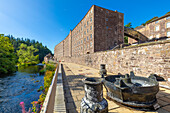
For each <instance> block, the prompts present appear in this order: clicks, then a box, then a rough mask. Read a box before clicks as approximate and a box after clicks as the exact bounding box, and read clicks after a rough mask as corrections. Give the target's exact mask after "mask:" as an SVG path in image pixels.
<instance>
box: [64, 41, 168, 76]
mask: <svg viewBox="0 0 170 113" xmlns="http://www.w3.org/2000/svg"><path fill="white" fill-rule="evenodd" d="M63 60H64V61H65V62H72V63H77V64H81V65H86V66H90V67H93V68H97V69H99V68H100V64H106V68H107V71H108V72H112V73H115V74H117V73H121V74H126V73H129V72H130V71H133V72H134V73H135V74H136V75H138V76H149V75H150V74H151V73H156V74H158V75H160V76H162V77H164V78H165V79H167V78H170V40H166V41H159V42H151V43H147V44H146V43H145V44H140V45H135V46H131V47H128V48H123V49H117V50H112V51H102V52H96V53H93V54H87V55H82V56H77V57H64V58H63Z"/></svg>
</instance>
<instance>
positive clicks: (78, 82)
mask: <svg viewBox="0 0 170 113" xmlns="http://www.w3.org/2000/svg"><path fill="white" fill-rule="evenodd" d="M63 72H64V74H63V83H64V95H65V102H66V109H67V112H68V113H79V112H80V103H81V99H82V98H83V97H84V88H83V83H82V79H83V78H85V77H100V76H99V74H98V73H99V70H97V69H94V68H90V67H86V66H82V65H77V64H73V63H63ZM109 74H112V73H108V75H109ZM103 89H104V98H106V90H105V88H103ZM157 98H158V103H159V105H160V106H161V108H160V109H159V110H158V111H156V112H153V111H152V112H145V111H140V110H134V109H131V108H129V107H125V106H123V105H120V104H119V103H116V102H114V101H110V100H107V101H108V104H109V113H157V112H158V113H170V90H168V89H165V88H160V91H159V93H158V94H157Z"/></svg>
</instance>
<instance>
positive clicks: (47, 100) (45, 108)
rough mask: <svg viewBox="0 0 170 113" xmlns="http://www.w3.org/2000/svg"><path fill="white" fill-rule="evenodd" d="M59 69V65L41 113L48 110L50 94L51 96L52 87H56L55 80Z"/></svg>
mask: <svg viewBox="0 0 170 113" xmlns="http://www.w3.org/2000/svg"><path fill="white" fill-rule="evenodd" d="M58 69H59V65H58V66H57V68H56V70H55V73H54V77H53V80H52V82H51V85H50V87H49V89H48V92H47V95H46V98H45V101H44V103H43V106H42V108H41V111H40V113H46V111H47V107H48V104H49V99H50V96H51V93H52V87H55V86H54V81H55V79H56V76H57V74H58Z"/></svg>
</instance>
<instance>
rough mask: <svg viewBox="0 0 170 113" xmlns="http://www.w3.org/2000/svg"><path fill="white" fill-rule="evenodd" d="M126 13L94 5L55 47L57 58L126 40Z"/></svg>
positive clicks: (105, 48) (106, 46) (94, 49)
mask: <svg viewBox="0 0 170 113" xmlns="http://www.w3.org/2000/svg"><path fill="white" fill-rule="evenodd" d="M123 37H124V14H123V13H120V12H117V11H112V10H108V9H104V8H101V7H98V6H95V5H93V6H92V7H91V8H90V10H89V11H88V12H87V14H86V15H85V16H84V18H83V19H82V20H81V21H80V22H79V23H78V24H77V26H76V27H75V28H74V29H73V30H72V31H70V33H69V35H68V36H67V37H66V38H65V39H64V40H63V41H62V42H60V43H59V44H58V45H56V47H55V49H54V56H55V57H56V58H61V57H71V56H79V55H83V54H89V53H94V52H97V51H105V50H109V49H112V48H113V47H114V46H116V45H118V44H121V43H123V42H124V38H123Z"/></svg>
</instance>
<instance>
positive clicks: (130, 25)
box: [124, 22, 132, 44]
mask: <svg viewBox="0 0 170 113" xmlns="http://www.w3.org/2000/svg"><path fill="white" fill-rule="evenodd" d="M125 27H128V28H132V23H131V22H129V23H128V24H127V25H125ZM124 43H126V44H127V43H128V37H127V36H125V37H124Z"/></svg>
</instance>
